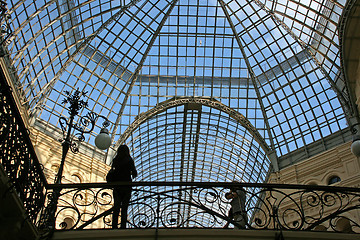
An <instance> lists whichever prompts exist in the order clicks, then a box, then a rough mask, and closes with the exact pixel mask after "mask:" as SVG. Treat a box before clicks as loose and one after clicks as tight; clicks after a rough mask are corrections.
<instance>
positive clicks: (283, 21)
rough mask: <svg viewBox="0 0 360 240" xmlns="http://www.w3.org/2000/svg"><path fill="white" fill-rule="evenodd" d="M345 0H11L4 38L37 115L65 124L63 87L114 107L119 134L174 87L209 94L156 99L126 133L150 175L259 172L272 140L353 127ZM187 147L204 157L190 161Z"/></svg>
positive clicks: (279, 145)
mask: <svg viewBox="0 0 360 240" xmlns="http://www.w3.org/2000/svg"><path fill="white" fill-rule="evenodd" d="M345 4H346V2H345V1H331V0H316V1H293V0H289V1H270V0H267V1H261V0H254V1H239V0H225V1H224V0H200V1H198V0H173V1H172V0H140V1H134V2H132V1H100V0H90V1H79V0H61V1H30V0H24V1H14V0H10V1H8V7H9V12H10V13H11V17H12V18H11V20H12V29H13V31H14V37H13V41H12V42H11V43H10V44H9V45H8V51H9V57H10V59H11V61H12V64H13V69H14V73H15V74H16V75H17V78H18V83H16V84H17V86H18V87H19V90H20V91H21V95H22V96H23V99H22V100H23V103H24V104H26V105H27V106H28V109H29V114H30V116H31V117H32V118H33V119H34V120H35V122H36V121H38V120H41V121H39V122H42V123H44V122H45V125H54V126H57V127H59V117H60V116H67V114H68V113H67V110H66V108H67V106H64V105H63V104H62V103H61V102H62V99H63V98H64V97H65V96H66V95H65V90H67V91H70V92H72V91H75V90H76V89H79V90H84V91H87V95H86V100H87V101H88V102H89V107H88V108H87V109H84V110H83V111H82V112H81V113H80V114H81V115H84V114H86V113H87V112H88V111H94V112H96V113H98V114H101V115H103V116H105V117H107V118H108V119H109V120H110V122H111V126H110V132H111V136H112V138H113V139H112V142H113V148H116V146H117V145H118V144H120V142H119V141H122V140H121V139H123V138H124V133H125V132H126V131H127V129H128V128H129V126H132V124H133V123H134V122H136V121H137V119H139V118H140V116H141V114H144V113H147V112H148V111H151V110H152V109H157V107H158V106H159V105H161V104H163V103H167V101H171V100H174V99H179V98H182V97H193V98H202V99H207V100H206V101H208V102H207V103H206V104H205V103H204V104H202V103H200V102H198V103H197V104H200V107H198V108H195V109H191V108H190V109H187V110H186V109H185V106H186V105H181V104H180V105H177V106H176V107H173V108H166V110H164V109H163V110H161V111H160V110H156V111H157V112H156V113H155V114H152V115H151V117H150V116H149V118H144V119H145V120H144V121H143V122H141V123H139V124H138V125H137V128H136V130H134V132H132V133H131V134H130V135H126V136H127V139H125V140H124V142H126V143H129V144H130V145H131V148H132V149H133V150H134V155H135V157H136V160H137V162H138V164H139V165H140V166H141V167H142V168H143V169H144V170H146V171H150V170H151V171H155V172H157V174H153V175H152V174H150V175H149V176H148V177H147V178H144V180H150V179H151V180H156V179H163V180H165V179H179V178H180V172H181V171H183V172H186V175H185V176H184V179H183V180H184V181H192V180H197V181H203V180H204V179H208V180H212V181H223V180H224V181H228V180H229V181H230V180H233V179H239V180H243V181H263V180H264V176H265V175H264V174H266V173H267V171H268V170H269V166H270V157H269V155H270V153H271V152H275V153H276V156H275V157H274V156H273V157H272V158H271V161H276V159H277V158H281V157H284V156H286V155H287V154H289V153H292V152H294V151H296V150H297V149H299V148H304V149H305V151H306V149H307V147H308V146H309V144H312V143H314V142H317V141H318V140H321V141H322V140H323V139H325V138H326V137H327V136H331V135H332V134H334V133H335V132H338V131H341V130H343V129H344V128H346V127H347V122H346V117H347V116H346V114H347V113H349V112H351V111H352V108H351V106H350V105H349V101H348V100H349V96H348V89H347V87H346V84H345V83H344V76H343V74H342V69H341V66H340V44H339V40H338V32H337V31H336V29H337V27H338V24H339V22H340V16H341V14H342V10H343V8H344V5H345ZM204 101H205V100H204ZM209 102H210V103H211V104H212V106H210V105H211V104H210V103H209ZM214 106H215V107H214ZM224 106H226V107H227V110H226V111H225V112H224V111H222V110H223V109H224ZM199 109H201V111H200V110H199ZM225 113H226V114H225ZM239 114H241V115H242V116H243V117H244V118H245V119H246V124H248V126H247V127H246V126H245V125H246V124H245V120H244V121H242V122H241V121H237V120H234V119H235V118H234V116H238V115H239ZM100 126H101V123H100V122H99V123H97V127H96V128H95V130H94V132H93V133H92V134H91V136H90V137H89V138H87V140H86V141H87V142H88V143H90V144H93V139H94V136H95V135H96V134H97V133H98V132H99V130H100ZM140 136H141V137H140ZM220 140H221V141H220ZM321 141H320V142H321ZM325 148H326V147H325V146H324V148H323V149H325ZM140 153H141V154H140ZM109 158H111V154H110V155H109ZM189 159H193V160H194V159H196V161H199V163H197V164H196V166H194V167H193V168H191V167H190V166H191V164H192V163H194V162H190V161H189ZM182 161H183V163H184V164H185V163H187V164H189V165H188V166H187V168H186V167H185V165H184V166H182V165H181V162H182ZM224 161H226V163H225V165H224ZM257 161H259V162H258V163H257ZM155 163H157V164H155ZM169 163H171V164H173V166H171V167H169V169H168V166H167V165H166V164H169ZM176 164H178V165H176ZM179 164H180V165H179ZM235 165H236V167H234V166H235ZM238 168H239V169H238ZM204 169H211V171H213V173H214V174H213V175H212V174H210V172H211V171H210V172H206V171H205V170H204ZM195 170H196V171H195ZM169 171H170V172H171V171H174V172H172V173H173V174H175V175H174V176H173V177H174V178H172V177H171V174H170V172H169ZM194 172H195V174H194ZM215 172H217V173H218V175H217V176H216V175H215ZM192 175H194V176H192ZM215 176H216V177H215Z"/></svg>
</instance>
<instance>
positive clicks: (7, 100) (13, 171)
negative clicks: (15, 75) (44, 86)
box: [0, 71, 47, 223]
mask: <svg viewBox="0 0 360 240" xmlns="http://www.w3.org/2000/svg"><path fill="white" fill-rule="evenodd" d="M0 163H1V165H2V166H3V168H4V170H5V172H6V174H7V177H8V178H9V180H10V182H9V183H10V186H11V187H10V188H9V189H8V191H7V192H11V191H13V190H15V191H16V193H17V194H18V196H19V197H20V199H21V200H22V202H23V203H24V207H25V210H26V212H27V213H28V216H29V218H30V219H31V221H32V222H33V223H35V222H36V221H37V217H38V214H39V212H40V210H41V208H42V206H43V204H44V199H45V191H44V190H45V185H46V184H47V183H46V179H45V176H44V174H43V170H42V167H41V165H40V164H39V161H38V159H37V157H36V154H35V151H34V148H33V146H32V143H31V141H30V138H29V133H28V130H27V129H26V127H25V125H24V123H23V121H22V118H21V115H20V113H19V111H18V108H17V106H16V103H15V101H14V99H13V96H12V93H11V88H10V87H9V86H8V84H7V82H6V80H5V76H4V74H3V72H1V71H0Z"/></svg>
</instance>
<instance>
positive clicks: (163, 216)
mask: <svg viewBox="0 0 360 240" xmlns="http://www.w3.org/2000/svg"><path fill="white" fill-rule="evenodd" d="M115 185H116V184H111V185H109V184H106V183H103V184H102V183H99V184H63V185H49V188H50V189H62V190H61V196H60V198H59V202H58V208H57V209H58V211H57V213H56V228H57V230H61V229H84V228H111V217H112V206H113V198H112V190H111V187H114V186H115ZM117 185H126V183H125V184H124V183H118V184H117ZM132 185H133V191H132V198H131V201H130V205H129V210H128V223H127V227H128V228H223V227H224V226H225V225H226V223H227V222H229V223H231V224H230V227H231V226H233V225H237V223H236V222H234V221H233V220H232V219H231V218H229V217H228V212H229V209H230V204H229V200H227V199H226V198H225V197H224V195H225V193H226V192H227V191H229V189H231V188H234V187H244V189H245V192H246V196H247V198H246V203H245V212H246V215H247V218H248V221H247V223H246V228H247V229H281V230H305V231H306V230H327V231H336V232H341V231H345V232H354V233H360V224H359V219H356V218H355V216H358V214H359V213H360V190H359V189H358V188H340V187H328V186H302V185H274V184H255V183H254V184H252V183H241V184H240V183H239V184H237V183H180V182H176V183H159V182H153V183H148V182H134V183H133V184H132ZM49 194H50V195H51V191H50V192H49ZM339 222H341V224H339Z"/></svg>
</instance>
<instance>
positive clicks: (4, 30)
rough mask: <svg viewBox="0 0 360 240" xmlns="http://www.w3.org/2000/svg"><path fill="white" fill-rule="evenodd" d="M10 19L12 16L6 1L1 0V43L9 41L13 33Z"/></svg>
mask: <svg viewBox="0 0 360 240" xmlns="http://www.w3.org/2000/svg"><path fill="white" fill-rule="evenodd" d="M10 19H11V17H10V14H9V13H8V10H7V4H6V2H5V1H0V23H1V29H0V35H1V37H2V39H1V41H0V45H3V44H4V43H7V42H8V41H9V39H10V38H11V37H12V35H13V32H12V29H11V27H10Z"/></svg>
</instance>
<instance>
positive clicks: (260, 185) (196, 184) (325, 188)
mask: <svg viewBox="0 0 360 240" xmlns="http://www.w3.org/2000/svg"><path fill="white" fill-rule="evenodd" d="M129 185H131V186H158V187H159V186H178V187H223V188H232V187H245V188H249V187H250V188H267V189H269V188H270V189H272V188H277V189H305V190H319V191H327V192H358V193H360V188H356V187H337V186H321V185H301V184H272V183H234V182H143V181H139V182H132V183H129V182H117V183H105V182H104V183H80V184H48V185H47V189H64V188H77V189H86V188H112V187H116V186H129Z"/></svg>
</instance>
